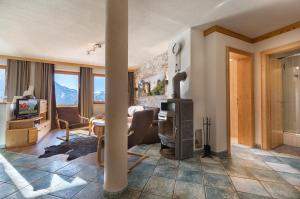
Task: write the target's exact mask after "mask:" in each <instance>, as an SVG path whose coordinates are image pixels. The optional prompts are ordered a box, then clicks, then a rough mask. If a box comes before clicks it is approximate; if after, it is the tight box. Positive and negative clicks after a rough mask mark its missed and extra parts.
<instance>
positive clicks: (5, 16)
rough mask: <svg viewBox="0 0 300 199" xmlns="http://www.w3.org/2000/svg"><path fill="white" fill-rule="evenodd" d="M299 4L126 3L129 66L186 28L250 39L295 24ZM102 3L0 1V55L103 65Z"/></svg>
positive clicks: (289, 0) (247, 0) (248, 0)
mask: <svg viewBox="0 0 300 199" xmlns="http://www.w3.org/2000/svg"><path fill="white" fill-rule="evenodd" d="M299 7H300V0H129V65H130V66H135V65H139V64H141V63H143V62H144V61H145V60H147V59H149V58H151V57H153V56H155V55H157V54H159V53H161V52H163V51H165V50H166V49H167V47H168V45H169V42H170V40H171V39H172V38H173V37H174V36H175V35H176V34H178V33H179V32H181V31H183V30H184V29H186V28H188V27H195V26H198V27H202V28H203V27H208V26H209V25H215V24H217V25H222V26H224V27H227V28H229V29H232V30H234V31H237V32H240V33H242V34H245V35H248V36H250V37H254V36H258V35H260V34H263V33H266V32H269V31H272V30H274V29H275V28H279V27H282V26H284V25H287V24H290V23H293V22H295V21H298V20H300V12H299ZM104 24H105V1H104V0H0V54H5V55H13V56H28V57H35V58H47V59H55V60H60V61H69V62H79V63H86V64H97V65H104V62H105V60H104V48H102V49H98V50H97V51H96V53H94V54H92V55H87V54H86V51H87V50H88V49H89V48H90V47H91V46H92V45H93V44H94V43H96V42H98V41H104V38H105V35H104V32H105V31H104V26H105V25H104Z"/></svg>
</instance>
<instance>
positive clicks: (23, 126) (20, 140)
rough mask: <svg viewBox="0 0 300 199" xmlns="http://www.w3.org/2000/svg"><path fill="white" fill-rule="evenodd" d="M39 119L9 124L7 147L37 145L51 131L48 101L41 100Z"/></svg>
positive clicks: (10, 122)
mask: <svg viewBox="0 0 300 199" xmlns="http://www.w3.org/2000/svg"><path fill="white" fill-rule="evenodd" d="M39 115H40V116H39V117H35V118H31V119H23V120H11V121H8V122H7V126H8V128H7V129H8V130H7V131H6V143H5V145H6V147H7V148H13V147H23V146H29V145H33V144H36V143H37V142H39V141H40V140H41V139H42V138H43V137H44V136H46V135H47V133H48V132H50V130H51V121H50V120H47V101H46V100H40V107H39Z"/></svg>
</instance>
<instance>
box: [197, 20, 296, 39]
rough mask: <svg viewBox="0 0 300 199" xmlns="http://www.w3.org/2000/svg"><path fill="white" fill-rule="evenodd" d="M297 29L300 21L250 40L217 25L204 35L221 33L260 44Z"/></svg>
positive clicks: (207, 30)
mask: <svg viewBox="0 0 300 199" xmlns="http://www.w3.org/2000/svg"><path fill="white" fill-rule="evenodd" d="M297 28H300V21H298V22H296V23H292V24H290V25H287V26H284V27H282V28H279V29H277V30H274V31H271V32H269V33H266V34H263V35H260V36H258V37H254V38H250V37H247V36H245V35H242V34H240V33H237V32H234V31H232V30H229V29H227V28H224V27H222V26H217V25H215V26H212V27H210V28H208V29H206V30H205V31H204V32H203V34H204V36H207V35H210V34H211V33H214V32H219V33H222V34H224V35H227V36H230V37H234V38H236V39H239V40H242V41H246V42H248V43H256V42H260V41H263V40H266V39H269V38H272V37H276V36H278V35H280V34H283V33H286V32H289V31H292V30H295V29H297Z"/></svg>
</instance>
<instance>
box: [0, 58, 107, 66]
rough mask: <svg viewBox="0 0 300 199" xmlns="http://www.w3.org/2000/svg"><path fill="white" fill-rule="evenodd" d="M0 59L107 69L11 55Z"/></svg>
mask: <svg viewBox="0 0 300 199" xmlns="http://www.w3.org/2000/svg"><path fill="white" fill-rule="evenodd" d="M0 58H1V59H15V60H22V61H30V62H41V63H49V64H55V65H66V66H77V67H87V68H97V69H105V67H104V66H99V65H92V64H84V63H74V62H63V61H57V60H49V59H43V58H32V57H17V56H9V55H0Z"/></svg>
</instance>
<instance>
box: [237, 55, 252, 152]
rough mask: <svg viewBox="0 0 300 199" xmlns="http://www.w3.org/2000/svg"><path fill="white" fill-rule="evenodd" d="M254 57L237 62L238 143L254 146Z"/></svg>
mask: <svg viewBox="0 0 300 199" xmlns="http://www.w3.org/2000/svg"><path fill="white" fill-rule="evenodd" d="M252 61H253V60H252V57H247V58H243V59H239V60H238V61H237V62H238V63H237V107H238V108H237V109H238V125H237V126H238V143H239V144H243V145H247V146H250V147H253V146H254V111H253V106H254V102H253V99H254V98H253V68H252V67H253V64H252Z"/></svg>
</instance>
